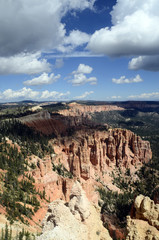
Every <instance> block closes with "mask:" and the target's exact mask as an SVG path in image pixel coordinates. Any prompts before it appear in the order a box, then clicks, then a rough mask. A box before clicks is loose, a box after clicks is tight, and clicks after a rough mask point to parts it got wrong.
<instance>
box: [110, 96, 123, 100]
mask: <svg viewBox="0 0 159 240" xmlns="http://www.w3.org/2000/svg"><path fill="white" fill-rule="evenodd" d="M111 98H112V99H120V98H121V96H112V97H111Z"/></svg>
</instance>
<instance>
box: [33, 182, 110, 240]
mask: <svg viewBox="0 0 159 240" xmlns="http://www.w3.org/2000/svg"><path fill="white" fill-rule="evenodd" d="M37 239H38V240H43V239H45V240H75V239H76V240H86V239H87V240H95V239H96V240H111V237H110V236H109V233H108V231H107V230H106V229H105V228H104V227H103V225H102V221H101V220H100V213H99V212H98V211H97V210H96V209H95V207H94V206H93V205H92V204H91V203H90V202H89V201H88V199H87V198H86V195H85V193H84V191H83V189H82V187H81V186H80V183H79V182H77V181H76V182H75V183H74V185H73V187H72V190H71V195H70V202H68V203H66V202H64V201H61V200H56V201H54V202H52V203H51V204H50V205H49V208H48V211H47V214H46V216H45V218H44V220H43V232H42V235H41V236H40V237H38V238H37Z"/></svg>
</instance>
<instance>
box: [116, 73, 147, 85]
mask: <svg viewBox="0 0 159 240" xmlns="http://www.w3.org/2000/svg"><path fill="white" fill-rule="evenodd" d="M112 82H113V83H116V84H124V83H138V82H143V80H142V78H141V77H140V75H136V77H135V78H130V79H128V78H126V77H125V76H121V77H120V78H119V79H116V78H113V79H112Z"/></svg>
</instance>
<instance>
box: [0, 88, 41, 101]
mask: <svg viewBox="0 0 159 240" xmlns="http://www.w3.org/2000/svg"><path fill="white" fill-rule="evenodd" d="M38 96H39V92H37V91H33V90H32V89H30V88H26V87H24V88H22V89H20V90H16V91H14V90H12V89H7V90H5V91H4V92H0V99H2V100H14V99H35V98H37V97H38Z"/></svg>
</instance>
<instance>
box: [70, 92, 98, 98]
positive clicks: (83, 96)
mask: <svg viewBox="0 0 159 240" xmlns="http://www.w3.org/2000/svg"><path fill="white" fill-rule="evenodd" d="M93 93H94V92H93V91H90V92H85V93H83V94H82V95H81V96H77V97H74V99H83V98H86V97H88V96H89V95H90V94H93Z"/></svg>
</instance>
